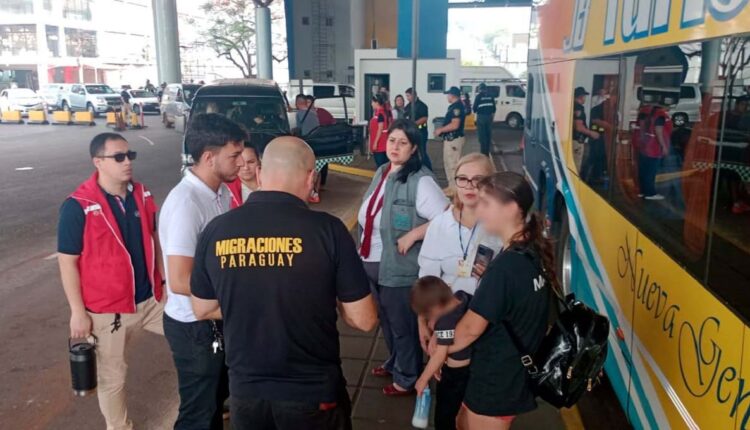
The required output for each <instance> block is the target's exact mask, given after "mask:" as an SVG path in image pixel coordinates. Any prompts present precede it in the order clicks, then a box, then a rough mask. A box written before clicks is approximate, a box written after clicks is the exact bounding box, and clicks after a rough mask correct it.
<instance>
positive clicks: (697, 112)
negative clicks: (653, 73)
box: [630, 84, 701, 127]
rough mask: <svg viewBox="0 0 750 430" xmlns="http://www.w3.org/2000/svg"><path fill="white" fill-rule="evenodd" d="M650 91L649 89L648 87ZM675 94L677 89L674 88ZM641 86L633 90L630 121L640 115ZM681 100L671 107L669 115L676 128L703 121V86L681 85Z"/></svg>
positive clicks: (663, 89)
mask: <svg viewBox="0 0 750 430" xmlns="http://www.w3.org/2000/svg"><path fill="white" fill-rule="evenodd" d="M647 89H648V87H647ZM654 90H662V91H665V90H669V89H668V88H659V89H656V88H654ZM671 90H673V91H674V92H675V93H676V92H677V88H672V89H671ZM639 91H641V86H640V85H636V86H635V87H634V88H633V95H634V97H633V106H631V108H630V120H631V121H635V118H636V116H637V115H638V108H639V105H640V102H639V98H638V92H639ZM679 92H680V98H679V101H678V102H677V104H675V105H673V106H670V107H669V113H670V114H671V115H672V124H674V126H675V127H684V126H686V125H689V124H695V123H698V122H700V120H701V86H700V84H682V85H680V89H679Z"/></svg>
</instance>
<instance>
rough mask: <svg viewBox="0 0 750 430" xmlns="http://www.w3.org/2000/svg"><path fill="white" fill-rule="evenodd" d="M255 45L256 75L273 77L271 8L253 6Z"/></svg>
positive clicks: (263, 77) (266, 77) (265, 77)
mask: <svg viewBox="0 0 750 430" xmlns="http://www.w3.org/2000/svg"><path fill="white" fill-rule="evenodd" d="M255 45H256V55H257V59H256V64H257V66H258V77H259V78H261V79H273V53H272V51H271V10H270V9H269V8H268V7H260V6H258V7H256V8H255Z"/></svg>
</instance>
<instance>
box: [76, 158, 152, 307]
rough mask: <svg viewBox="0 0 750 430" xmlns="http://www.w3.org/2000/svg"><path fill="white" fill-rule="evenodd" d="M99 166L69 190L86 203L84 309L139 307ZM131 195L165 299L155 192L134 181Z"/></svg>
mask: <svg viewBox="0 0 750 430" xmlns="http://www.w3.org/2000/svg"><path fill="white" fill-rule="evenodd" d="M98 177H99V173H98V172H94V174H93V175H91V177H90V178H89V179H87V180H86V181H85V182H84V183H82V184H81V185H80V186H79V187H78V189H77V190H76V191H75V192H73V194H71V195H70V197H72V198H73V199H75V200H76V201H77V202H78V203H79V204H80V205H81V208H83V213H84V217H85V223H84V227H83V251H82V252H81V256H80V258H79V259H78V272H79V274H80V277H81V296H82V297H83V304H84V305H85V306H86V309H88V310H90V311H91V312H96V313H123V314H127V313H135V311H136V306H135V275H134V273H133V264H132V262H131V260H130V254H129V253H128V250H127V248H125V242H124V240H123V238H122V233H121V232H120V229H119V227H118V225H117V219H116V218H115V216H114V214H113V213H112V209H111V208H110V207H109V203H108V202H107V197H106V196H105V195H104V192H103V191H102V189H101V188H100V187H99V184H98V183H97V179H98ZM132 185H133V197H134V198H135V203H136V207H137V208H138V212H139V213H140V218H141V233H142V235H143V253H144V256H145V258H146V268H147V270H148V273H149V281H151V288H152V289H153V294H154V298H155V299H156V300H157V301H161V298H162V277H161V274H160V273H159V269H158V265H157V262H156V241H155V237H154V227H155V226H154V219H155V217H156V204H155V203H154V198H153V197H152V196H151V193H150V192H149V191H148V190H146V188H145V187H144V186H143V185H142V184H139V183H137V182H133V184H132Z"/></svg>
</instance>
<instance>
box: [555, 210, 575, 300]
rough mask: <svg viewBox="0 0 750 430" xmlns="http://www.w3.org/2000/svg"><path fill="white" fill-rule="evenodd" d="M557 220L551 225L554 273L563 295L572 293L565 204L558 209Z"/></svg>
mask: <svg viewBox="0 0 750 430" xmlns="http://www.w3.org/2000/svg"><path fill="white" fill-rule="evenodd" d="M556 218H557V219H556V220H555V222H554V223H553V224H552V227H553V228H552V234H553V237H554V238H555V265H556V267H555V269H556V270H555V271H556V272H557V273H556V274H557V279H558V281H559V282H560V287H561V288H562V290H563V294H565V295H568V294H570V293H571V292H572V288H571V281H572V276H571V275H572V257H573V254H572V253H573V250H572V248H571V244H570V224H569V222H570V221H569V219H568V210H567V208H566V207H565V203H561V204H560V205H559V207H558V214H557V217H556Z"/></svg>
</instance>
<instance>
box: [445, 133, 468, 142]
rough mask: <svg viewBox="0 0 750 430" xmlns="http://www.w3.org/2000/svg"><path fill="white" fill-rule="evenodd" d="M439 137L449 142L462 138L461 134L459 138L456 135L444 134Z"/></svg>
mask: <svg viewBox="0 0 750 430" xmlns="http://www.w3.org/2000/svg"><path fill="white" fill-rule="evenodd" d="M441 137H442V138H443V141H448V142H450V141H452V140H456V139H458V138H459V137H464V135H463V134H462V135H460V136H459V135H456V134H444V135H442V136H441Z"/></svg>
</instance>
